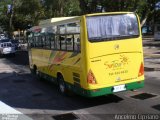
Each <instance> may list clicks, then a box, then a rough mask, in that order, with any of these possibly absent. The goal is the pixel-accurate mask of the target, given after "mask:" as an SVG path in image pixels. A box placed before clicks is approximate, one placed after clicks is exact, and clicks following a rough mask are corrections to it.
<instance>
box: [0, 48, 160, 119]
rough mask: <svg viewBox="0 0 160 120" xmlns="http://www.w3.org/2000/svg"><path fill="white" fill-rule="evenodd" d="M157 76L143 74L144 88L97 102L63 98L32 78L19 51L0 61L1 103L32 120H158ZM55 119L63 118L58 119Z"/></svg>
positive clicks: (49, 85) (47, 84)
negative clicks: (151, 118)
mask: <svg viewBox="0 0 160 120" xmlns="http://www.w3.org/2000/svg"><path fill="white" fill-rule="evenodd" d="M144 52H145V51H144ZM147 57H148V56H147ZM159 59H160V58H159ZM159 73H160V71H154V70H153V69H150V70H146V71H145V80H146V81H145V87H144V88H142V89H139V90H137V91H126V92H121V93H116V94H114V95H108V96H102V97H98V98H84V97H81V96H78V95H74V96H72V97H66V96H63V95H61V94H60V93H59V91H58V88H57V86H55V85H54V84H52V83H50V82H44V81H39V80H38V79H37V78H36V77H35V76H33V75H32V74H31V73H30V70H29V67H28V55H27V52H26V51H19V52H17V53H16V56H15V57H11V56H6V57H1V58H0V100H1V101H3V102H4V103H6V104H8V105H9V106H11V107H13V108H15V109H16V110H18V111H20V112H22V113H24V114H26V115H28V116H29V117H31V118H33V119H35V120H54V119H55V120H75V119H81V120H116V119H120V118H119V117H123V118H124V117H125V116H124V115H130V114H131V115H130V116H129V117H132V118H136V119H138V118H139V119H140V120H142V118H144V117H146V116H147V114H158V115H159V116H155V117H156V119H157V118H158V120H160V77H159ZM136 95H139V98H136ZM140 98H141V99H140ZM66 113H68V114H66ZM142 114H146V115H145V116H142ZM56 115H62V116H61V119H58V118H59V116H56ZM117 115H121V116H117ZM149 117H150V116H149ZM62 118H63V119H62ZM65 118H66V119H65ZM123 120H125V119H123ZM144 120H145V119H144Z"/></svg>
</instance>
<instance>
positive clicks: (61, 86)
mask: <svg viewBox="0 0 160 120" xmlns="http://www.w3.org/2000/svg"><path fill="white" fill-rule="evenodd" d="M57 80H58V86H59V90H60V92H61V93H62V94H63V95H68V90H67V87H66V84H65V82H64V79H63V76H62V75H58V77H57Z"/></svg>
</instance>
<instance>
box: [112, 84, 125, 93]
mask: <svg viewBox="0 0 160 120" xmlns="http://www.w3.org/2000/svg"><path fill="white" fill-rule="evenodd" d="M124 90H126V87H125V85H118V86H114V87H113V92H120V91H124Z"/></svg>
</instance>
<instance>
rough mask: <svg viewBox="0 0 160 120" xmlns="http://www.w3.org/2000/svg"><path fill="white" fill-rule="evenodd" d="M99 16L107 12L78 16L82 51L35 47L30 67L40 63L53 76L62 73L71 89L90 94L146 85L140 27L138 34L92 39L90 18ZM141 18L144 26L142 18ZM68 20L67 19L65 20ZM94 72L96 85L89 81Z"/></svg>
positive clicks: (41, 68) (132, 88)
mask: <svg viewBox="0 0 160 120" xmlns="http://www.w3.org/2000/svg"><path fill="white" fill-rule="evenodd" d="M127 13H128V12H122V13H121V12H118V13H107V15H113V14H115V15H117V14H127ZM129 13H130V12H129ZM96 15H106V14H105V13H101V14H98V13H97V14H90V15H86V16H85V15H84V16H81V17H79V18H78V19H77V18H76V20H79V21H80V44H81V50H80V52H73V51H65V50H57V49H54V50H52V49H48V50H47V49H39V48H31V49H30V50H29V54H30V57H29V58H30V68H31V69H32V68H33V66H34V65H36V66H37V69H38V71H39V72H41V73H43V74H45V75H48V76H50V77H51V78H57V74H58V73H60V74H62V76H63V78H64V81H65V83H66V85H67V87H68V89H70V90H72V91H74V92H76V93H77V94H80V95H82V96H87V97H95V96H101V95H105V94H112V93H114V92H116V91H115V89H116V88H117V86H118V87H119V86H122V87H123V86H124V87H125V89H124V90H134V89H138V88H141V87H143V86H144V61H143V49H142V36H141V31H140V27H139V36H138V37H133V38H132V37H131V38H127V39H126V38H124V39H121V40H118V39H117V40H116V39H114V40H109V41H101V42H91V41H90V40H89V39H88V31H87V25H86V17H87V16H96ZM137 20H138V25H139V26H140V23H139V18H137ZM73 21H74V19H73ZM66 22H67V20H65V21H62V23H66ZM69 22H72V20H69ZM60 23H61V22H60ZM54 25H56V23H54ZM43 26H45V25H43ZM47 26H48V25H47ZM90 72H92V74H93V75H94V77H95V80H96V84H90V83H89V82H88V76H89V73H90Z"/></svg>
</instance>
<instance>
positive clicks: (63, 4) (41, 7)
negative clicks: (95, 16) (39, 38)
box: [0, 0, 160, 30]
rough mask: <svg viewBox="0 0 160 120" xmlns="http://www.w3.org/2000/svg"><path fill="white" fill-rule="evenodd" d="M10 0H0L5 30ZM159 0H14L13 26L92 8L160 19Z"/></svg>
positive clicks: (146, 20) (0, 21) (149, 21)
mask: <svg viewBox="0 0 160 120" xmlns="http://www.w3.org/2000/svg"><path fill="white" fill-rule="evenodd" d="M12 1H13V0H0V25H1V26H3V28H5V30H8V28H9V20H10V18H11V14H8V13H7V5H8V4H11V3H12ZM158 2H160V0H114V1H113V0H112V1H111V0H14V4H13V5H14V9H13V20H12V21H13V28H14V29H15V30H17V29H21V30H24V29H28V28H29V26H34V25H37V24H38V22H39V20H42V19H48V18H52V17H60V16H77V15H82V14H88V13H95V12H101V11H106V12H114V11H133V12H136V13H137V14H138V15H139V16H140V20H141V21H142V24H144V23H147V24H153V23H154V22H157V21H159V20H160V9H155V5H156V3H158Z"/></svg>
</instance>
